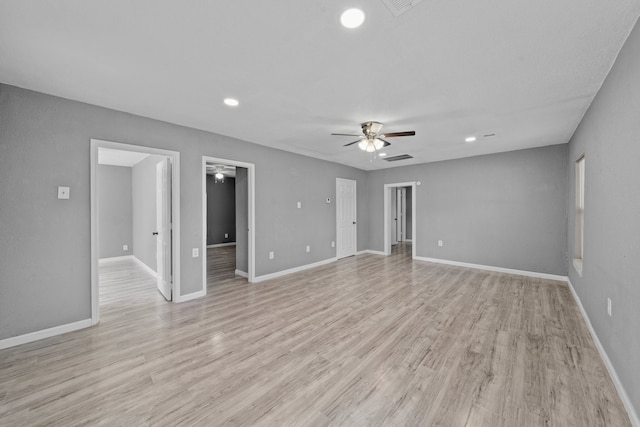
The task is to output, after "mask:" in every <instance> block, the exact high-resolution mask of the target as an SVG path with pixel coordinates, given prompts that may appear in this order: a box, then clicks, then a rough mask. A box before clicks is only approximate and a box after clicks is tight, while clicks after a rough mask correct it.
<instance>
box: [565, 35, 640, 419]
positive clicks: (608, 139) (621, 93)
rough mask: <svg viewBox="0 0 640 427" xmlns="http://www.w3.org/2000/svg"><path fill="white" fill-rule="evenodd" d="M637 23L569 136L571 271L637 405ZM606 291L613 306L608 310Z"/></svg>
mask: <svg viewBox="0 0 640 427" xmlns="http://www.w3.org/2000/svg"><path fill="white" fill-rule="evenodd" d="M638 76H640V27H639V25H638V24H636V27H635V29H634V30H633V32H632V33H631V35H630V36H629V38H628V39H627V42H626V44H625V45H624V47H623V48H622V50H621V52H620V54H619V56H618V59H617V60H616V63H615V65H614V66H613V68H612V70H611V72H610V73H609V76H608V77H607V79H606V80H605V82H604V84H603V86H602V88H601V90H600V92H599V93H598V95H597V96H596V98H595V100H594V101H593V103H592V104H591V107H590V108H589V110H588V111H587V113H586V115H585V116H584V118H583V120H582V123H581V124H580V126H579V127H578V129H577V130H576V132H575V134H574V136H573V138H572V140H571V142H570V151H569V158H568V163H567V164H568V169H569V173H568V175H569V181H570V185H569V188H570V195H569V200H570V212H569V226H568V232H569V233H568V235H569V238H568V241H569V245H568V246H569V249H570V251H571V252H570V257H569V258H570V259H569V261H568V269H569V278H570V279H571V282H572V283H573V286H574V288H575V290H576V292H577V294H578V296H579V297H580V300H581V301H582V305H583V306H584V308H585V310H586V312H587V314H588V316H589V319H590V320H591V324H592V325H593V328H594V329H595V331H596V334H597V335H598V338H599V339H600V342H601V343H602V345H603V347H604V349H605V351H606V352H607V355H608V356H609V359H610V360H611V363H612V364H613V366H614V367H615V370H616V372H617V374H618V377H619V378H620V380H621V381H622V384H623V386H624V388H625V390H626V392H627V394H628V396H629V398H630V400H631V402H632V404H633V405H634V407H635V410H636V412H640V370H639V369H638V362H639V361H640V332H638V326H639V325H640V308H639V307H640V191H639V189H640V168H639V167H638V165H640V102H639V100H640V79H639V78H638ZM582 154H584V155H585V174H586V176H585V214H584V215H585V217H584V218H585V219H584V221H585V224H584V227H585V228H584V257H583V260H584V265H583V275H582V277H579V276H578V274H577V273H576V271H575V269H574V267H573V265H572V261H571V259H572V258H573V241H574V240H573V239H574V215H575V208H574V202H573V201H574V200H575V179H574V162H575V161H576V160H577V159H578V158H579V157H580V156H581V155H582ZM607 298H611V299H612V302H613V304H612V309H613V310H612V313H613V315H612V316H611V317H609V316H608V315H607Z"/></svg>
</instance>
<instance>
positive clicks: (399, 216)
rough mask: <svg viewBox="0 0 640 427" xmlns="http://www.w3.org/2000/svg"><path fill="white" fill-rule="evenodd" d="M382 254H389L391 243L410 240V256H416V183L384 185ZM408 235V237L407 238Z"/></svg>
mask: <svg viewBox="0 0 640 427" xmlns="http://www.w3.org/2000/svg"><path fill="white" fill-rule="evenodd" d="M383 216H384V251H383V252H384V254H385V255H390V254H391V249H392V246H393V245H396V244H398V242H406V241H411V258H413V259H415V257H416V246H417V244H418V242H417V230H416V183H415V182H401V183H396V184H385V185H384V215H383ZM409 236H410V238H409Z"/></svg>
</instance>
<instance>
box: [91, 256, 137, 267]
mask: <svg viewBox="0 0 640 427" xmlns="http://www.w3.org/2000/svg"><path fill="white" fill-rule="evenodd" d="M133 258H134V256H133V255H123V256H113V257H110V258H100V259H99V260H98V264H100V265H102V264H109V263H110V262H117V261H125V260H128V259H133Z"/></svg>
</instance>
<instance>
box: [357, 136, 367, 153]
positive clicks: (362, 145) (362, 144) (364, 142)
mask: <svg viewBox="0 0 640 427" xmlns="http://www.w3.org/2000/svg"><path fill="white" fill-rule="evenodd" d="M368 145H369V141H367V140H366V139H364V138H363V139H362V140H361V141H360V142H359V143H358V148H360V149H361V150H362V151H367V146H368Z"/></svg>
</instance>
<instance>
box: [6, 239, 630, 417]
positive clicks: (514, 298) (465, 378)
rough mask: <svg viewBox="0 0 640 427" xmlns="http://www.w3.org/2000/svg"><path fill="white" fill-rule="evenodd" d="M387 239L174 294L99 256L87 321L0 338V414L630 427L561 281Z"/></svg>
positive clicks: (132, 269)
mask: <svg viewBox="0 0 640 427" xmlns="http://www.w3.org/2000/svg"><path fill="white" fill-rule="evenodd" d="M398 249H399V250H398V251H394V252H395V254H394V255H392V256H390V257H382V256H378V255H361V256H357V257H351V258H347V259H343V260H340V261H338V262H335V263H331V264H327V265H324V266H322V267H318V268H315V269H312V270H307V271H305V272H301V273H297V274H292V275H289V276H285V277H282V278H279V279H274V280H271V281H266V282H262V283H259V284H248V283H247V282H246V280H245V279H241V278H230V279H225V280H222V281H221V282H220V283H217V284H216V285H213V286H209V289H208V295H207V296H206V297H205V298H202V299H200V300H195V301H191V302H187V303H182V304H170V303H166V302H164V301H163V299H162V297H161V296H159V294H158V293H157V291H155V282H154V281H153V278H149V277H148V276H146V277H145V276H144V274H143V273H144V272H143V271H140V270H139V268H138V267H137V266H136V265H135V264H134V263H129V264H121V265H118V264H115V263H114V264H109V265H107V266H105V268H104V269H102V271H101V274H102V276H103V277H104V278H108V280H110V281H111V284H112V285H113V295H111V296H109V292H111V291H106V290H105V297H104V301H103V302H104V305H103V307H102V311H101V313H102V321H101V324H100V325H98V326H96V327H94V328H90V329H86V330H82V331H77V332H73V333H69V334H66V335H63V336H59V337H54V338H50V339H46V340H42V341H39V342H36V343H31V344H26V345H22V346H19V347H15V348H12V349H6V350H2V351H0V424H2V425H20V426H24V425H43V426H44V425H60V426H72V425H109V426H111V425H122V426H125V425H126V426H129V425H170V426H173V425H276V426H279V425H301V426H307V425H391V426H410V425H434V426H435V425H438V426H549V425H550V426H603V425H608V426H628V425H629V420H628V418H627V416H626V414H625V412H624V409H623V406H622V404H621V402H620V400H619V398H618V396H617V394H616V393H615V390H614V387H613V385H612V383H611V381H610V379H609V377H608V375H607V372H606V369H605V367H604V365H603V363H602V361H601V360H600V358H599V355H598V352H597V350H596V348H595V346H594V344H593V342H592V340H591V338H590V336H589V333H588V330H587V328H586V326H585V324H584V322H583V320H582V318H581V316H580V313H579V310H578V308H577V306H576V304H575V302H574V301H573V299H572V297H571V294H570V291H569V289H568V287H567V285H566V284H565V283H561V282H554V281H549V280H540V279H533V278H527V277H522V276H514V275H509V274H502V273H492V272H486V271H480V270H472V269H466V268H461V267H452V266H444V265H438V264H431V263H427V262H419V261H414V262H412V261H411V259H410V251H408V250H407V249H406V246H401V247H400V248H398ZM145 284H146V285H145ZM116 286H118V287H119V288H120V290H115V287H116ZM134 286H135V289H133V287H134ZM118 293H126V294H127V295H126V298H124V300H126V303H123V299H120V298H118V297H117V294H118Z"/></svg>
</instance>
